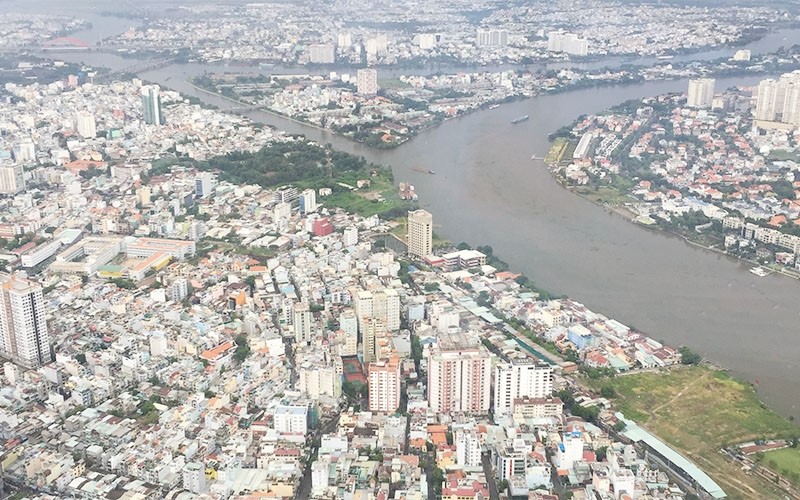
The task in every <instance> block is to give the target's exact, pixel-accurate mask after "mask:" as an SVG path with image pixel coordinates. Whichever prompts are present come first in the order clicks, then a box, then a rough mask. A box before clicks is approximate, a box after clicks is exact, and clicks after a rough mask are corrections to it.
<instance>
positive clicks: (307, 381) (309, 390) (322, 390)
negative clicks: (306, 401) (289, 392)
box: [297, 363, 342, 399]
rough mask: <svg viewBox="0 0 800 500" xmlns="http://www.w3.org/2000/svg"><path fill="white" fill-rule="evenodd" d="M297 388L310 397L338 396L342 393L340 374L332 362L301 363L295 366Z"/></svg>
mask: <svg viewBox="0 0 800 500" xmlns="http://www.w3.org/2000/svg"><path fill="white" fill-rule="evenodd" d="M297 375H298V377H297V378H298V380H297V390H298V391H300V392H302V393H303V394H305V395H306V396H308V397H309V398H310V399H319V398H320V396H324V395H326V396H330V397H332V398H338V397H339V396H341V394H342V376H341V374H339V373H338V372H337V369H336V366H335V365H332V364H328V365H320V364H314V363H302V364H300V366H298V367H297Z"/></svg>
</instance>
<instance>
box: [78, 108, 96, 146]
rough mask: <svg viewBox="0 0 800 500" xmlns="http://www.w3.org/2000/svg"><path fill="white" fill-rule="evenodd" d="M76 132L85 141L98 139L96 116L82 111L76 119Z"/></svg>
mask: <svg viewBox="0 0 800 500" xmlns="http://www.w3.org/2000/svg"><path fill="white" fill-rule="evenodd" d="M75 130H77V131H78V134H79V135H80V136H81V137H83V138H84V139H91V138H94V137H97V126H96V125H95V122H94V115H93V114H91V113H89V112H88V111H80V112H78V114H77V116H76V117H75Z"/></svg>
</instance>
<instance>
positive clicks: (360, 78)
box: [356, 68, 378, 95]
mask: <svg viewBox="0 0 800 500" xmlns="http://www.w3.org/2000/svg"><path fill="white" fill-rule="evenodd" d="M356 92H358V93H359V94H361V95H375V94H377V93H378V71H377V70H375V69H372V68H364V69H360V70H358V72H357V73H356Z"/></svg>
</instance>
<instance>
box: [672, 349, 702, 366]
mask: <svg viewBox="0 0 800 500" xmlns="http://www.w3.org/2000/svg"><path fill="white" fill-rule="evenodd" d="M678 352H679V353H680V354H681V363H683V364H684V365H697V364H700V362H701V361H703V357H702V356H700V355H699V354H697V353H695V352H692V350H691V349H689V348H688V347H686V346H681V347H680V348H679V349H678Z"/></svg>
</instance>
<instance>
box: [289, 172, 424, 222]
mask: <svg viewBox="0 0 800 500" xmlns="http://www.w3.org/2000/svg"><path fill="white" fill-rule="evenodd" d="M359 179H368V180H369V181H370V186H369V187H368V188H367V187H365V188H361V189H358V190H355V191H349V190H347V189H341V188H339V187H337V185H336V184H337V183H339V182H341V183H344V184H347V185H350V186H354V187H355V186H356V183H357V182H358V180H359ZM295 184H296V185H297V186H298V188H299V189H303V188H312V189H319V188H321V187H332V188H335V189H334V193H333V194H332V195H330V196H327V197H325V198H317V201H318V202H319V203H322V204H324V205H325V206H328V207H339V208H341V209H343V210H345V211H347V212H350V213H357V214H359V215H361V216H363V217H369V216H371V215H375V214H379V215H381V214H385V213H386V212H389V211H391V210H395V209H400V208H406V209H412V208H413V207H414V204H413V203H411V202H409V201H406V200H401V199H400V196H399V195H398V191H397V187H396V186H394V184H393V183H392V180H391V179H390V178H389V176H388V173H386V172H380V173H379V174H378V175H376V176H367V175H364V174H363V173H346V174H342V175H338V176H336V177H335V178H333V179H330V180H324V181H319V180H317V181H300V182H297V183H295Z"/></svg>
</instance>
